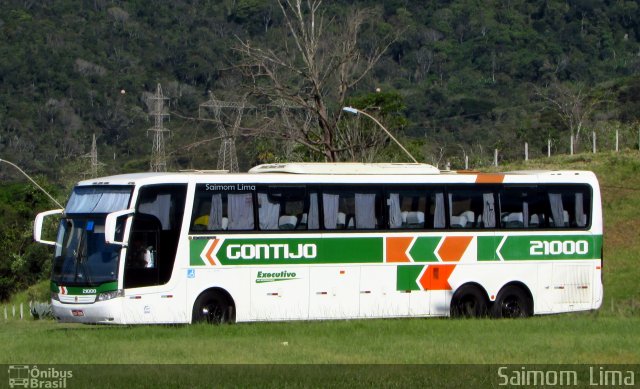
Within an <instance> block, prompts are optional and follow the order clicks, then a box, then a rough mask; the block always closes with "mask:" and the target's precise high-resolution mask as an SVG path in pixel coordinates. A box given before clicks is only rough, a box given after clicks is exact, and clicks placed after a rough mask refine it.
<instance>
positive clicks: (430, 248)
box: [409, 236, 442, 262]
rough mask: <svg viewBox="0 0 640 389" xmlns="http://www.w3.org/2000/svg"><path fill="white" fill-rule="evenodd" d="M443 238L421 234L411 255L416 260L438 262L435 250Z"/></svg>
mask: <svg viewBox="0 0 640 389" xmlns="http://www.w3.org/2000/svg"><path fill="white" fill-rule="evenodd" d="M441 240H442V237H440V236H421V237H419V238H417V239H416V241H415V243H414V244H413V247H412V248H411V250H410V251H409V255H410V256H411V258H413V261H414V262H438V258H437V257H436V254H435V251H436V247H438V243H440V241H441Z"/></svg>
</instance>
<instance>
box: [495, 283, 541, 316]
mask: <svg viewBox="0 0 640 389" xmlns="http://www.w3.org/2000/svg"><path fill="white" fill-rule="evenodd" d="M532 314H533V301H532V299H531V297H530V296H529V295H528V294H527V293H526V292H525V291H524V290H523V289H522V288H521V287H519V286H516V285H507V286H505V287H504V288H502V289H501V290H500V292H499V293H498V297H496V301H495V302H494V303H493V306H492V307H491V316H492V317H494V318H518V317H529V316H531V315H532Z"/></svg>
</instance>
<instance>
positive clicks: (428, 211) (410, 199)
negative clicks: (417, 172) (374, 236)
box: [386, 188, 445, 230]
mask: <svg viewBox="0 0 640 389" xmlns="http://www.w3.org/2000/svg"><path fill="white" fill-rule="evenodd" d="M386 205H387V207H388V211H389V213H388V215H389V218H388V221H389V228H390V229H392V230H394V229H422V228H427V229H434V228H436V229H437V228H445V206H444V193H443V189H442V188H424V189H411V190H409V189H404V188H398V189H394V188H390V189H388V190H387V200H386Z"/></svg>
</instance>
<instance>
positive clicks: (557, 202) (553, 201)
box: [545, 185, 591, 228]
mask: <svg viewBox="0 0 640 389" xmlns="http://www.w3.org/2000/svg"><path fill="white" fill-rule="evenodd" d="M546 191H547V196H546V201H545V202H546V203H547V204H548V209H549V221H548V223H549V227H551V228H586V227H587V226H588V225H589V216H590V214H589V213H590V208H591V207H590V204H591V192H590V190H589V188H588V187H587V186H584V185H580V186H578V185H576V186H557V187H556V186H549V187H547V188H546Z"/></svg>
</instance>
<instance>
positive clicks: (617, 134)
mask: <svg viewBox="0 0 640 389" xmlns="http://www.w3.org/2000/svg"><path fill="white" fill-rule="evenodd" d="M618 131H619V130H618V129H617V128H616V153H617V152H618V151H619V148H618V146H619V140H620V137H619V135H620V134H619V133H618Z"/></svg>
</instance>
